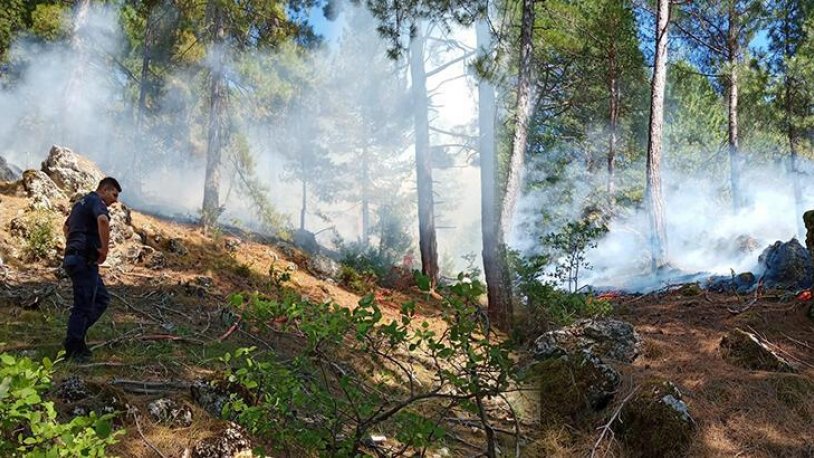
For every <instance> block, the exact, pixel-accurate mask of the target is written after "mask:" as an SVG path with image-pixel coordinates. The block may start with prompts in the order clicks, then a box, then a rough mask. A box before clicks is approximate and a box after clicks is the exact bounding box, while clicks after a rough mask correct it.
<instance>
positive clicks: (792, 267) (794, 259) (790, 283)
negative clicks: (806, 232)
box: [757, 238, 814, 289]
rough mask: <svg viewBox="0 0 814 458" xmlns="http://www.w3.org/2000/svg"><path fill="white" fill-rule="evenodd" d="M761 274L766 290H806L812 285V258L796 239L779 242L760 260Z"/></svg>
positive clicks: (813, 275) (759, 274)
mask: <svg viewBox="0 0 814 458" xmlns="http://www.w3.org/2000/svg"><path fill="white" fill-rule="evenodd" d="M758 264H759V265H760V266H759V272H757V275H758V276H760V277H762V279H763V284H764V286H765V287H766V288H781V289H806V288H810V287H811V285H812V280H813V279H814V266H812V263H811V256H810V255H809V254H808V251H806V249H805V248H803V246H802V245H800V242H798V241H797V239H796V238H793V239H791V240H789V241H788V242H785V243H783V242H781V241H779V240H778V241H777V242H775V243H774V244H773V245H771V246H769V247H768V248H766V249H765V250H763V253H761V255H760V257H759V258H758Z"/></svg>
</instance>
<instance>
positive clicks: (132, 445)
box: [0, 195, 814, 457]
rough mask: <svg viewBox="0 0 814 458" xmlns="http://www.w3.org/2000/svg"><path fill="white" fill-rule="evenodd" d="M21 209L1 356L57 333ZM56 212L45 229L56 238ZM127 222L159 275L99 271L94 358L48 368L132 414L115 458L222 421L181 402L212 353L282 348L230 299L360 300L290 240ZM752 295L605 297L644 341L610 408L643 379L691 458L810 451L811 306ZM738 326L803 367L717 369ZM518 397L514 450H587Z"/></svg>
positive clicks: (426, 306) (10, 252)
mask: <svg viewBox="0 0 814 458" xmlns="http://www.w3.org/2000/svg"><path fill="white" fill-rule="evenodd" d="M27 206H28V200H27V199H26V198H23V197H17V196H7V195H2V196H0V258H2V259H3V261H4V265H3V266H2V267H0V352H2V351H12V352H16V353H18V354H25V355H27V356H30V357H32V358H41V357H42V356H51V357H52V356H53V355H55V354H56V352H57V351H58V350H59V348H60V345H61V340H62V338H63V335H64V329H65V323H66V321H67V316H68V310H69V307H70V304H71V299H70V296H71V290H70V282H69V281H68V280H67V279H64V278H58V277H57V276H55V268H54V267H53V264H54V262H55V261H54V260H53V259H52V260H51V261H50V262H51V264H52V266H50V267H49V265H48V264H49V261H47V260H45V261H27V260H25V259H24V250H23V248H22V246H21V243H22V240H21V239H20V238H19V237H15V236H13V235H12V234H11V232H10V227H9V222H10V221H11V220H12V219H13V218H15V217H16V216H19V215H20V214H22V213H23V212H24V211H25V209H26V208H27ZM62 217H63V216H62V215H59V217H58V218H56V219H55V220H54V221H53V225H54V230H55V231H58V228H59V226H60V225H61V222H62V220H61V218H62ZM132 226H133V228H134V230H135V233H136V235H135V236H136V237H143V238H145V239H146V241H147V242H148V244H149V245H152V246H155V247H157V248H159V249H160V251H161V252H162V253H163V254H164V259H163V261H162V262H161V263H158V265H156V268H150V267H148V265H149V264H150V262H149V260H145V259H142V260H141V261H139V262H125V263H124V264H122V265H118V266H116V267H104V268H103V269H102V270H103V276H104V279H105V282H106V283H107V285H108V287H109V289H110V291H111V292H112V294H113V303H112V304H111V308H110V310H109V311H108V313H107V314H106V315H105V316H104V318H103V319H102V320H101V322H100V323H98V324H97V325H96V326H95V327H94V328H93V329H92V330H91V332H90V335H89V339H90V341H91V344H92V345H93V346H95V350H94V351H95V353H94V362H93V363H91V364H86V365H75V364H65V365H62V366H60V367H59V371H58V374H57V375H58V378H66V377H68V376H71V375H78V376H80V377H82V378H85V379H86V380H90V381H95V382H98V383H100V384H108V385H109V386H111V389H114V390H118V391H117V393H118V394H119V395H120V396H121V397H123V398H124V399H126V402H127V403H128V404H130V405H132V406H135V407H137V408H138V409H139V410H140V412H142V416H141V417H140V422H139V426H138V428H140V429H141V432H139V431H138V428H136V427H133V426H135V423H134V421H133V419H132V417H130V416H128V417H127V419H128V420H127V423H126V425H125V426H127V434H126V436H124V437H123V438H122V440H121V441H120V443H119V444H118V445H117V446H116V447H115V448H114V449H113V450H111V452H112V453H114V454H117V455H120V456H125V457H148V456H157V455H156V453H155V452H154V451H153V450H152V449H151V447H150V446H149V445H148V443H149V444H152V446H154V447H157V448H158V449H160V450H161V451H162V453H164V454H165V455H166V456H181V455H182V453H183V452H184V450H185V449H188V448H190V447H191V446H193V445H194V444H195V443H197V442H198V441H200V440H201V439H204V438H206V437H209V436H211V435H213V434H214V433H215V432H216V431H218V430H220V429H222V428H223V427H224V422H222V421H220V420H215V419H213V418H211V417H210V416H209V415H207V414H206V413H205V412H203V411H202V410H201V409H200V408H198V407H196V406H195V405H194V403H192V402H191V401H189V399H188V398H189V394H188V390H187V389H185V388H183V386H184V384H185V383H187V384H188V383H189V382H190V381H191V380H194V379H196V378H200V377H207V376H211V375H212V374H213V373H214V372H215V371H217V370H218V367H219V365H218V361H217V358H218V357H219V356H221V355H222V354H223V353H224V352H226V351H230V350H233V349H235V348H237V347H240V346H247V345H256V346H259V347H261V348H262V347H268V348H272V347H273V348H275V349H276V350H277V351H283V352H284V351H285V350H284V348H285V345H291V343H290V342H285V341H282V340H280V339H279V337H278V336H274V335H264V334H262V333H259V332H258V330H257V329H252V328H250V327H246V326H237V327H234V326H232V325H233V324H234V321H235V316H234V314H233V313H232V312H230V311H229V309H228V307H226V306H225V305H226V302H227V297H228V295H229V294H230V293H233V292H237V291H266V290H268V289H269V288H270V285H271V283H273V275H272V276H270V273H269V270H270V268H271V269H273V271H274V272H275V273H277V274H279V273H280V272H288V273H290V274H291V279H290V281H289V282H288V283H289V284H290V285H291V286H292V287H293V288H294V289H296V290H297V291H298V292H299V293H300V294H302V295H304V296H306V297H308V298H310V299H311V300H313V301H317V302H321V301H334V302H336V303H339V304H340V305H343V306H347V307H353V306H354V305H355V304H356V303H357V301H358V300H359V296H358V295H356V294H354V293H352V292H349V291H347V290H345V289H343V288H342V287H340V286H338V285H336V284H335V283H334V282H332V281H325V280H321V279H319V278H316V277H315V276H313V275H312V274H310V273H309V272H308V271H307V269H306V268H305V265H306V263H305V260H306V258H305V255H304V254H302V253H301V252H299V251H298V250H296V249H293V248H292V247H290V246H289V245H287V244H283V243H260V242H258V241H253V240H252V239H251V236H248V237H247V236H245V235H231V234H218V235H216V236H208V235H204V234H203V233H201V231H200V230H199V229H198V228H197V227H194V226H189V225H184V224H179V223H176V222H172V221H166V220H162V219H160V218H156V217H152V216H147V215H143V214H140V213H138V212H135V211H134V212H133V213H132ZM139 234H141V236H139ZM179 246H180V248H179ZM146 256H147V255H145V257H146ZM682 292H683V293H685V294H682ZM376 298H377V299H378V301H379V302H380V303H381V304H382V305H383V311H384V313H385V314H392V315H393V316H394V317H395V316H397V311H398V307H399V306H400V304H401V303H402V302H404V301H406V300H408V299H418V300H419V312H420V314H421V315H423V318H425V319H427V320H429V321H430V322H431V323H433V324H432V325H433V326H435V325H437V322H434V321H433V320H434V316H435V314H436V312H437V309H436V308H435V307H436V305H437V304H434V303H432V300H430V301H429V302H427V301H426V300H424V299H423V298H420V297H419V296H418V295H417V294H415V293H414V292H411V291H409V290H407V291H391V290H385V289H379V290H377V291H376ZM751 300H752V297H749V298H745V297H740V298H739V297H736V296H726V295H715V294H711V293H710V294H704V293H700V294H699V293H698V292H697V291H694V290H675V291H672V292H669V293H662V294H653V295H649V296H642V297H616V298H613V299H612V302H614V303H615V304H616V306H617V307H616V308H617V312H618V315H619V317H621V318H622V319H625V320H628V321H630V322H632V323H633V324H634V325H635V326H636V329H637V331H638V332H639V333H640V334H641V336H642V337H643V339H644V352H643V355H642V356H640V357H639V358H638V359H637V360H636V361H635V363H634V364H632V365H630V366H623V367H621V371H622V373H623V380H624V381H623V384H622V387H621V389H620V395H618V396H617V397H616V400H615V403H618V402H619V400H620V399H622V398H623V397H624V396H623V395H624V394H626V393H627V392H629V390H631V389H633V388H634V387H635V386H639V385H641V384H643V383H646V382H647V381H648V380H652V379H659V380H670V381H672V382H674V383H675V384H676V385H677V386H678V387H679V389H680V390H681V391H682V392H683V393H684V396H685V397H684V399H685V401H686V402H687V404H688V405H689V408H690V412H691V414H692V415H693V417H694V418H695V420H696V422H697V425H698V428H697V433H696V437H695V439H694V442H693V445H692V446H691V448H690V452H689V454H690V456H704V457H717V456H753V457H773V456H789V457H814V322H812V321H811V320H809V319H808V318H807V317H806V316H805V313H806V310H807V308H808V307H809V304H808V303H803V302H800V301H798V300H796V298H795V297H794V295H792V294H785V295H784V292H780V293H778V294H775V295H773V296H765V297H762V298H760V299H759V300H758V301H757V302H756V303H754V304H753V305H752V306H751V308H750V309H749V310H747V311H746V312H744V313H741V314H737V315H735V314H732V313H730V312H729V311H728V310H727V309H728V307H733V306H734V307H736V306H738V305H741V306H742V305H744V304H746V303H748V302H749V301H751ZM736 327H740V328H743V329H745V330H752V331H753V332H756V333H759V334H761V335H762V336H764V337H765V338H766V340H768V341H769V342H771V343H773V344H774V345H776V348H777V349H778V350H779V351H780V352H782V353H783V354H785V355H786V356H787V358H788V359H790V360H792V361H794V362H795V363H796V364H797V366H798V367H799V373H797V374H777V373H771V372H763V371H750V370H746V369H741V368H738V367H736V366H733V365H731V364H729V363H727V362H725V361H724V360H723V358H722V357H721V355H720V352H719V343H720V340H721V338H722V336H723V335H724V334H725V333H726V332H727V331H728V330H730V329H733V328H736ZM233 328H234V330H233V331H232V332H231V333H230V332H229V330H230V329H233ZM123 380H140V381H152V382H160V383H168V385H167V386H165V387H163V390H164V392H163V393H161V394H157V393H153V394H134V393H132V392H124V391H122V390H120V389H119V387H120V386H121V385H120V384H119V383H120V382H122V381H123ZM110 382H114V383H113V384H112V385H111V384H110ZM170 382H171V383H170ZM174 383H177V384H178V386H180V387H181V388H178V387H174V386H173V385H172V384H174ZM166 394H171V395H173V396H175V397H180V398H182V399H187V400H188V401H189V402H188V404H189V405H190V407H191V408H192V411H193V417H194V422H193V424H192V426H190V427H188V428H185V429H182V430H174V431H172V430H169V429H167V428H164V427H161V426H159V425H157V424H154V423H152V422H151V421H150V420H149V418H146V417H145V416H144V414H143V413H144V412H146V405H147V404H148V403H149V402H150V401H152V400H154V399H156V398H158V397H160V396H161V395H166ZM529 399H533V396H532V397H530V398H529ZM527 402H530V403H531V405H528V406H525V407H526V408H524V409H522V410H524V411H525V412H527V413H526V415H525V416H524V417H523V418H521V419H520V420H521V423H522V424H523V426H524V433H523V435H524V440H523V445H524V447H523V449H522V453H521V455H522V456H587V455H590V453H591V450H592V448H593V444H594V442H595V439H596V437H597V433H596V431H595V430H594V429H593V427H591V428H588V429H584V430H575V429H573V428H570V427H569V426H567V425H565V426H564V427H563V428H562V429H559V430H556V431H551V430H542V429H541V428H540V427H539V422H538V421H537V420H538V419H537V418H536V417H535V416H536V415H538V414H537V413H535V406H534V405H533V401H527ZM614 408H615V405H611V406H610V407H609V408H608V409H606V411H605V412H603V414H602V416H601V417H597V420H596V426H599V425H601V424H602V423H603V422H604V421H607V417H608V416H609V415H610V413H611V412H612V411H613V409H614ZM509 426H510V425H505V428H507V429H508V428H509ZM456 437H457V438H458V441H457V442H454V441H453V442H451V443H450V444H447V447H448V451H449V453H450V454H451V455H452V456H471V455H472V454H473V453H475V449H473V448H472V447H471V446H469V445H466V444H467V443H470V444H473V443H474V444H475V445H478V443H479V441H480V440H482V436H481V434H480V433H479V432H478V431H477V430H475V429H470V428H461V429H459V430H458V431H457V436H456ZM603 451H604V452H605V453H606V454H607V456H632V455H631V453H630V452H629V451H626V450H625V449H624V447H622V446H621V445H619V444H618V443H615V442H613V443H610V445H609V446H607V447H604V448H603ZM511 452H513V446H512V447H509V446H507V447H506V453H511Z"/></svg>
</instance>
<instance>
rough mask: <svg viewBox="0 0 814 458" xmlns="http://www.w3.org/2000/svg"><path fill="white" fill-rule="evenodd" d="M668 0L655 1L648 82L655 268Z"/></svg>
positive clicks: (663, 252)
mask: <svg viewBox="0 0 814 458" xmlns="http://www.w3.org/2000/svg"><path fill="white" fill-rule="evenodd" d="M669 22H670V0H658V13H657V15H656V55H655V61H654V65H653V81H652V82H651V84H650V133H649V138H648V142H647V185H646V199H645V202H646V205H647V214H648V219H649V221H650V250H651V260H652V268H653V270H654V271H655V270H656V269H657V268H659V267H661V266H663V265H664V264H665V262H666V260H667V234H666V231H665V229H664V197H663V195H662V189H661V139H662V138H661V137H662V130H663V127H664V88H665V83H666V79H667V30H668V26H669Z"/></svg>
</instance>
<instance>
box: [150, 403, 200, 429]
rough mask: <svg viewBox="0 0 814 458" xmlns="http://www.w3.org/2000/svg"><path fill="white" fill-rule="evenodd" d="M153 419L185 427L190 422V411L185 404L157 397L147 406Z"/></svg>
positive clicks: (169, 424) (173, 425) (176, 426)
mask: <svg viewBox="0 0 814 458" xmlns="http://www.w3.org/2000/svg"><path fill="white" fill-rule="evenodd" d="M147 411H148V412H149V413H150V416H152V417H153V419H154V420H155V421H156V422H158V423H161V424H165V425H168V426H170V427H174V428H185V427H187V426H189V425H191V424H192V411H191V410H190V409H189V407H187V406H186V405H183V404H179V403H177V402H175V401H173V400H172V399H157V400H155V401H153V402H151V403H150V404H149V405H148V406H147Z"/></svg>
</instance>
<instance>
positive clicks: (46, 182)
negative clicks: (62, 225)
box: [22, 170, 65, 210]
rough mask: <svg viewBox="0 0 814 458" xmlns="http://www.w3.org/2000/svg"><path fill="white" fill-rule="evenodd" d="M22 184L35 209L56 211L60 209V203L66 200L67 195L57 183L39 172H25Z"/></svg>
mask: <svg viewBox="0 0 814 458" xmlns="http://www.w3.org/2000/svg"><path fill="white" fill-rule="evenodd" d="M22 183H23V189H24V190H25V194H26V196H27V197H28V198H29V199H31V208H33V209H37V210H54V209H56V208H58V203H59V202H60V201H63V200H64V199H65V194H63V193H62V191H60V190H59V188H58V187H57V185H56V183H54V182H53V181H52V180H51V178H49V177H48V175H46V174H45V173H43V172H40V171H39V170H26V171H25V172H23V179H22Z"/></svg>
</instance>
